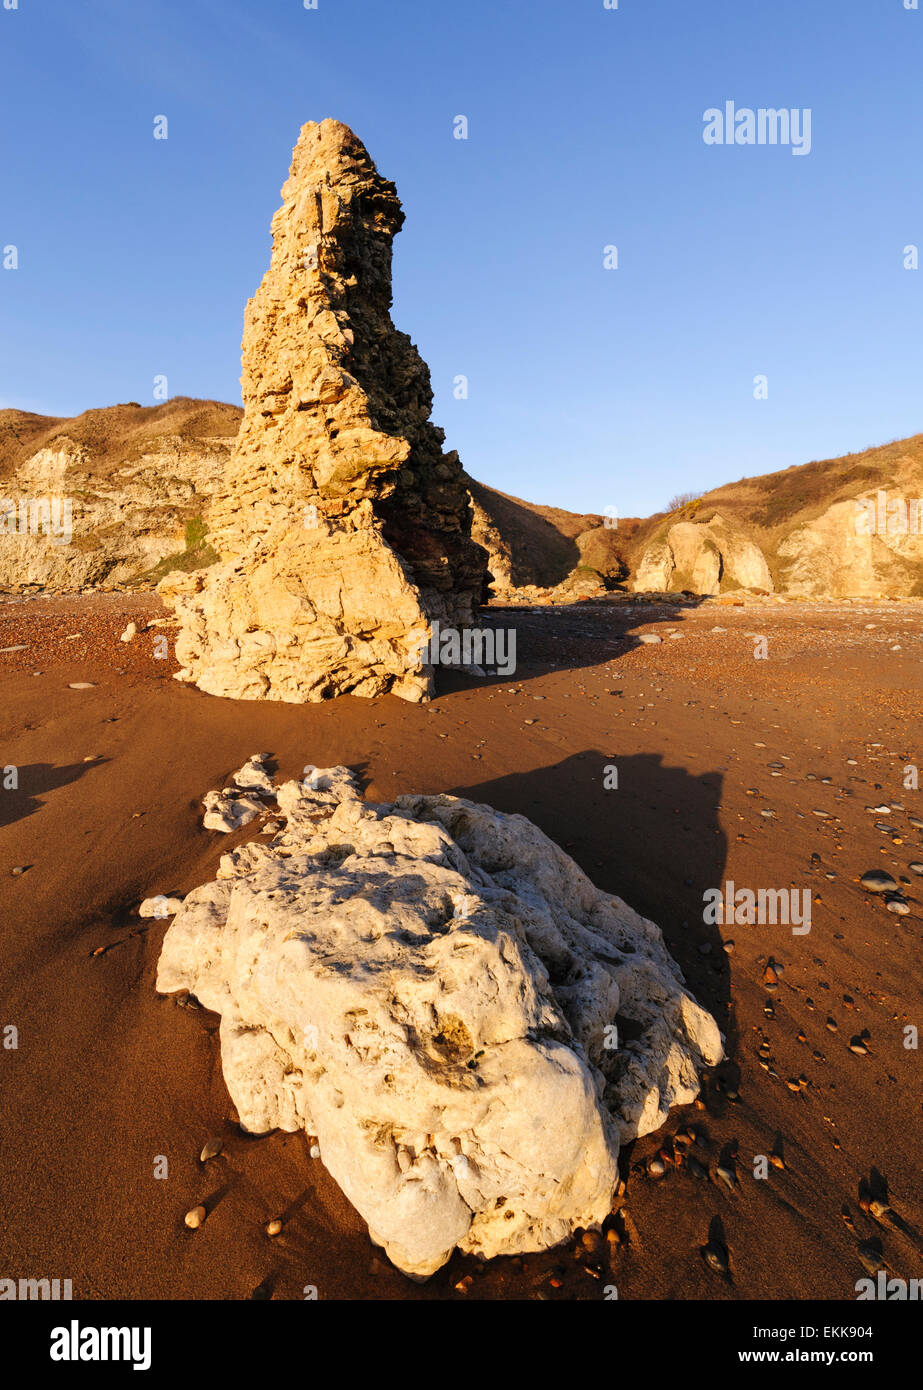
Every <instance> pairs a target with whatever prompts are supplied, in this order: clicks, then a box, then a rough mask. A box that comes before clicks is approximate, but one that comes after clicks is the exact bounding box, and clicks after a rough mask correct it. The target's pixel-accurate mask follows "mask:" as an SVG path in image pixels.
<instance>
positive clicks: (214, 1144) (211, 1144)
mask: <svg viewBox="0 0 923 1390" xmlns="http://www.w3.org/2000/svg"><path fill="white" fill-rule="evenodd" d="M222 1148H223V1144H222V1142H221V1140H220V1139H209V1140H208V1141H207V1143H205V1144H204V1145H203V1147H202V1152H201V1153H200V1154H199V1162H200V1163H207V1162H208V1160H209V1159H210V1158H217V1157H218V1155H219V1154H220V1152H221V1150H222Z"/></svg>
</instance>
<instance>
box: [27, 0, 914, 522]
mask: <svg viewBox="0 0 923 1390" xmlns="http://www.w3.org/2000/svg"><path fill="white" fill-rule="evenodd" d="M6 2H7V3H9V0H6ZM0 3H2V0H0ZM0 63H2V67H0V72H2V77H3V81H2V84H0V120H2V172H0V246H2V245H6V244H10V243H12V244H15V245H16V246H17V247H18V251H19V261H20V264H19V269H18V270H15V271H11V270H0V314H2V335H0V405H16V406H20V407H22V408H25V409H30V410H36V411H41V412H45V413H49V414H55V415H70V414H75V413H77V412H79V411H81V410H84V409H86V408H88V407H90V406H101V405H109V404H112V403H114V402H116V401H125V400H137V401H140V402H142V404H153V403H154V401H153V399H152V393H153V378H154V377H155V375H158V374H161V373H163V374H166V376H167V378H168V382H169V391H170V394H171V395H188V396H206V397H214V398H217V399H221V400H234V401H238V400H239V399H240V394H239V372H240V361H239V354H240V336H241V326H242V315H243V307H244V303H245V301H246V299H247V297H248V296H249V295H251V294H252V293H253V291H254V290H255V288H256V286H257V285H258V283H259V281H260V278H261V276H262V274H263V272H264V270H265V268H266V265H267V263H268V257H269V248H270V243H269V219H270V217H271V215H272V213H273V212H274V211H275V209H276V207H277V206H278V204H279V201H280V200H279V189H280V187H281V185H282V183H283V181H284V179H285V177H286V173H287V169H288V163H289V158H290V153H291V147H292V145H293V144H294V141H295V139H296V138H297V135H298V131H299V128H300V126H301V125H302V123H303V122H305V121H308V120H321V119H323V118H324V117H326V116H333V117H336V118H338V119H340V120H343V121H345V122H347V123H348V124H349V125H350V126H352V127H353V129H354V130H355V131H356V133H357V134H358V135H359V136H360V137H361V138H362V139H363V140H364V141H365V143H366V145H367V146H368V148H369V150H370V152H371V154H372V157H373V158H374V159H375V160H376V162H377V164H378V166H379V169H380V170H381V172H382V173H383V174H384V175H385V176H386V177H388V178H391V179H394V180H395V182H396V183H397V186H398V191H399V193H400V196H401V198H402V200H403V203H404V207H405V210H406V213H407V223H406V226H405V229H404V230H403V232H401V234H400V235H399V237H398V238H397V241H396V243H395V304H394V318H395V322H396V324H397V325H398V327H400V328H402V329H404V330H405V331H406V332H408V333H409V334H410V335H411V337H412V338H413V339H414V341H415V342H416V343H417V344H418V346H419V348H420V350H421V352H422V353H423V355H424V357H425V358H426V360H427V361H428V362H429V364H430V367H431V369H432V374H433V384H434V388H435V392H436V406H435V410H434V418H435V420H436V421H437V423H439V424H441V425H443V427H444V428H445V429H446V431H447V435H448V441H449V444H450V446H452V447H455V448H457V449H458V450H459V452H460V454H461V456H462V459H463V461H464V463H465V465H466V467H467V468H468V469H469V471H470V472H472V473H473V474H474V475H475V476H476V477H478V478H480V479H481V480H483V481H484V482H487V483H490V484H492V485H493V486H496V487H499V488H501V489H502V490H504V491H507V492H512V493H515V494H518V495H519V496H522V497H526V498H528V499H530V500H533V501H537V502H546V503H554V504H556V505H558V506H562V507H566V508H569V509H572V510H577V511H583V510H593V511H602V510H603V509H604V508H605V507H607V506H612V507H615V508H616V509H617V510H618V512H619V514H620V515H622V516H627V515H632V514H639V513H640V514H646V513H649V512H651V511H653V510H657V509H659V508H660V507H661V506H662V505H663V504H664V503H665V502H666V500H667V499H668V498H669V497H670V496H671V495H672V494H673V493H674V492H676V491H686V490H692V489H697V488H706V487H711V486H715V485H717V484H719V483H721V482H724V481H729V480H731V479H735V478H738V477H741V476H744V475H747V474H757V473H764V472H767V471H769V470H774V469H778V468H785V467H788V466H789V465H790V464H794V463H802V462H806V461H807V460H809V459H812V458H824V457H829V456H832V455H836V454H840V453H844V452H848V451H850V450H854V449H861V448H864V447H866V446H868V445H870V444H877V443H882V442H884V441H886V440H889V439H893V438H896V437H901V436H904V435H908V434H913V433H917V432H919V431H921V430H923V409H921V388H923V350H921V343H923V332H921V328H923V322H921V305H923V270H920V271H916V272H913V271H908V270H905V269H904V268H903V248H904V247H905V246H906V245H908V244H910V243H915V244H917V245H920V246H921V247H923V179H921V174H923V81H921V74H923V11H908V10H905V9H904V0H764V3H757V0H697V2H696V3H693V0H619V8H618V9H617V10H607V9H605V8H604V5H603V0H319V4H318V9H317V10H311V11H309V10H305V9H304V7H303V3H302V0H86V3H77V2H76V0H19V8H18V9H17V10H13V11H9V10H6V9H3V8H0ZM729 100H730V101H734V102H735V103H736V105H737V107H752V108H758V107H760V106H764V107H782V106H785V107H794V108H805V107H809V108H810V109H811V112H812V150H811V153H810V154H809V155H807V156H796V155H794V154H793V153H792V150H791V148H786V147H782V146H777V147H775V148H771V147H766V146H762V147H760V146H743V147H736V146H732V147H725V146H714V147H712V146H708V145H706V144H705V143H704V142H703V139H702V132H703V113H704V112H705V111H706V109H708V108H710V107H722V108H723V106H724V103H725V101H729ZM157 115H166V116H167V117H168V120H169V138H168V139H167V140H166V141H155V140H154V138H153V124H154V117H155V116H157ZM457 115H466V116H467V117H468V120H469V139H468V140H467V141H460V140H455V139H453V118H454V117H455V116H457ZM607 245H616V246H617V247H618V253H619V269H618V270H614V271H611V270H609V271H607V270H606V269H605V268H604V266H603V253H604V247H605V246H607ZM458 374H464V375H466V376H467V377H468V378H469V383H470V386H469V390H470V394H469V398H468V399H467V400H456V399H455V398H454V395H453V380H454V378H455V377H456V375H458ZM757 374H765V375H766V377H767V378H768V389H769V396H768V399H767V400H763V401H757V400H754V398H753V390H754V386H753V379H754V377H755V376H756V375H757Z"/></svg>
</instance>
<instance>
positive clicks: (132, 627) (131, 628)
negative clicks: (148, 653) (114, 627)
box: [119, 623, 138, 642]
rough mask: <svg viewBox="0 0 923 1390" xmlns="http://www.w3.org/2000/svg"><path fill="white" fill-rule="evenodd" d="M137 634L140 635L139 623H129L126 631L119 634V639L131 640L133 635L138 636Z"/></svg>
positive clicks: (123, 640) (121, 640) (122, 640)
mask: <svg viewBox="0 0 923 1390" xmlns="http://www.w3.org/2000/svg"><path fill="white" fill-rule="evenodd" d="M137 635H138V624H137V623H129V624H128V626H127V627H126V629H125V631H124V632H123V633H121V634H120V636H119V641H120V642H130V641H131V639H132V638H133V637H137Z"/></svg>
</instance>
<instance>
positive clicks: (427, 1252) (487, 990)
mask: <svg viewBox="0 0 923 1390" xmlns="http://www.w3.org/2000/svg"><path fill="white" fill-rule="evenodd" d="M278 806H279V814H280V818H281V817H283V816H284V818H285V821H286V825H285V829H284V830H283V831H282V832H281V833H280V835H279V836H278V837H277V839H276V841H275V842H274V843H273V844H272V846H266V845H264V844H259V845H256V846H254V845H252V844H251V845H248V846H246V848H247V850H249V851H252V850H254V849H256V850H258V855H257V857H256V858H255V859H254V860H252V861H250V863H249V864H248V865H244V864H242V865H241V872H239V873H238V874H237V876H236V877H232V878H222V879H219V880H218V881H216V882H214V883H209V884H205V885H204V886H202V887H200V888H197V889H195V890H193V892H191V893H190V894H189V895H188V896H187V897H186V899H185V902H184V905H183V908H182V910H181V911H180V912H179V913H178V914H177V916H176V918H175V919H174V921H173V923H172V925H171V926H170V928H169V930H168V931H167V933H166V937H165V940H164V945H163V949H162V952H161V956H160V962H159V968H158V975H157V989H158V990H159V991H160V992H161V993H173V992H175V991H179V990H189V991H190V992H191V993H192V994H193V995H194V996H195V997H196V999H198V1000H199V1001H200V1003H201V1004H202V1005H203V1007H205V1008H207V1009H211V1010H214V1011H216V1012H217V1013H219V1014H220V1015H221V1025H220V1034H219V1036H220V1045H221V1059H222V1066H223V1070H224V1076H225V1080H226V1082H227V1086H228V1090H229V1092H230V1095H231V1099H232V1100H233V1103H234V1105H235V1107H236V1109H237V1113H238V1115H239V1118H240V1123H241V1125H242V1127H243V1128H244V1130H246V1131H248V1132H251V1133H259V1134H262V1133H266V1132H267V1131H269V1130H272V1129H275V1128H280V1129H283V1130H288V1131H295V1130H299V1129H302V1130H304V1132H305V1134H306V1135H307V1136H308V1137H309V1142H310V1140H312V1139H313V1138H314V1136H316V1146H315V1145H313V1144H312V1150H311V1151H312V1153H313V1152H314V1150H315V1147H316V1148H317V1149H318V1150H319V1152H320V1156H321V1157H322V1159H323V1162H324V1164H325V1166H326V1167H327V1169H328V1170H329V1172H330V1173H331V1175H332V1176H333V1177H334V1179H335V1180H336V1181H337V1182H338V1183H339V1185H340V1187H341V1188H342V1189H343V1191H344V1193H345V1194H346V1196H347V1197H348V1199H349V1200H350V1201H351V1202H352V1203H353V1205H354V1206H355V1207H356V1209H357V1210H358V1211H359V1213H360V1214H361V1215H362V1216H363V1218H364V1219H365V1220H366V1221H367V1223H368V1226H369V1232H370V1235H371V1237H372V1239H373V1240H374V1241H375V1242H376V1243H377V1244H379V1245H381V1246H383V1247H384V1248H385V1250H386V1251H387V1253H388V1255H389V1257H390V1258H391V1260H392V1261H393V1262H394V1263H395V1264H396V1265H397V1266H398V1267H399V1268H400V1269H402V1270H404V1271H405V1272H406V1273H407V1274H410V1275H412V1276H414V1277H425V1276H427V1275H430V1274H432V1273H433V1272H434V1271H435V1270H436V1269H438V1268H439V1267H440V1266H441V1265H443V1264H444V1263H445V1262H446V1261H447V1260H448V1259H449V1257H450V1255H451V1253H452V1251H453V1249H455V1248H458V1249H460V1250H462V1251H466V1252H470V1253H475V1254H478V1255H482V1256H485V1257H489V1256H494V1255H500V1254H507V1255H509V1254H520V1253H523V1252H526V1251H534V1250H539V1249H543V1248H545V1247H548V1246H553V1245H556V1244H558V1243H559V1242H561V1241H563V1240H565V1239H567V1238H568V1237H569V1236H571V1235H572V1234H573V1232H574V1231H575V1230H576V1229H577V1228H578V1227H579V1228H582V1229H584V1230H587V1229H593V1228H599V1227H600V1226H601V1224H602V1222H603V1221H604V1220H605V1218H606V1216H607V1215H608V1213H609V1211H610V1206H611V1199H612V1193H613V1190H614V1188H615V1186H616V1183H617V1181H618V1169H617V1161H618V1154H619V1146H620V1144H621V1143H623V1142H626V1141H629V1140H631V1139H633V1138H635V1137H637V1136H638V1135H643V1134H647V1133H650V1132H652V1131H654V1130H656V1129H658V1128H659V1127H660V1126H661V1125H662V1124H663V1123H664V1121H665V1120H666V1118H667V1115H668V1113H669V1111H670V1108H671V1107H672V1106H676V1105H684V1104H688V1103H690V1102H691V1101H692V1100H693V1099H694V1098H695V1097H696V1095H697V1093H698V1091H699V1086H700V1082H699V1075H700V1070H701V1068H702V1067H703V1066H710V1065H714V1064H716V1063H717V1062H718V1061H719V1060H720V1058H721V1056H722V1047H721V1039H720V1035H719V1032H718V1028H717V1025H716V1023H715V1021H714V1020H713V1019H712V1018H711V1016H710V1015H709V1014H708V1013H706V1012H705V1010H704V1009H702V1008H701V1007H700V1006H699V1005H698V1004H697V1003H696V1002H695V1000H694V999H693V998H692V996H691V995H690V994H689V992H688V990H687V989H686V988H685V986H684V982H683V977H682V975H681V973H680V970H679V968H678V966H677V965H676V963H675V962H674V961H673V960H672V958H671V956H670V954H669V952H668V951H667V948H666V946H665V944H664V941H663V937H662V934H661V932H660V930H659V928H658V927H657V926H655V925H654V923H652V922H650V921H647V920H645V919H644V918H643V917H640V916H639V915H638V914H637V913H635V912H633V911H632V909H631V908H629V907H628V906H626V904H625V903H624V902H622V901H621V900H620V899H619V898H617V897H614V896H612V895H610V894H608V893H603V892H601V891H600V890H599V889H597V888H596V887H595V886H594V885H593V884H592V883H591V882H590V880H589V879H588V878H587V877H586V876H585V874H584V873H583V872H582V871H581V870H580V868H579V867H578V866H577V865H576V864H575V863H574V861H573V860H572V859H571V858H570V857H569V856H568V855H567V854H565V853H564V851H563V850H561V849H560V848H559V847H558V846H557V845H555V844H554V843H553V842H552V841H551V840H549V839H548V838H547V837H546V836H545V835H544V834H543V833H542V832H541V831H540V830H539V829H538V828H537V827H536V826H535V825H533V824H532V823H531V822H530V821H528V820H527V819H525V817H523V816H520V815H506V814H502V813H500V812H498V811H495V810H493V809H491V808H490V807H488V806H481V805H476V804H475V803H473V802H471V801H467V800H464V799H462V798H458V797H452V796H442V795H439V796H401V797H399V798H398V799H397V800H396V801H394V802H393V803H390V804H386V805H372V804H367V803H365V802H364V801H363V800H362V799H361V798H360V796H359V793H358V789H357V785H356V781H355V778H354V776H353V774H352V773H351V772H350V771H349V769H347V768H342V767H340V768H328V769H321V770H316V771H315V772H314V773H313V774H312V776H311V778H310V779H307V780H306V781H304V782H287V783H285V784H284V785H282V786H281V787H280V788H279V790H278ZM617 1017H618V1018H619V1019H620V1020H623V1019H625V1020H629V1021H630V1022H631V1023H632V1025H633V1026H632V1027H631V1029H630V1030H629V1031H630V1034H631V1036H630V1039H626V1040H621V1039H623V1034H624V1031H625V1030H624V1028H623V1027H622V1026H621V1025H616V1018H617Z"/></svg>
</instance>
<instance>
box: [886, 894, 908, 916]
mask: <svg viewBox="0 0 923 1390" xmlns="http://www.w3.org/2000/svg"><path fill="white" fill-rule="evenodd" d="M885 907H886V908H887V910H888V912H893V913H895V914H896V916H898V917H906V916H907V914H908V913H909V911H910V904H909V903H907V902H905V901H904V899H903V898H898V897H894V898H886V899H885Z"/></svg>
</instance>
